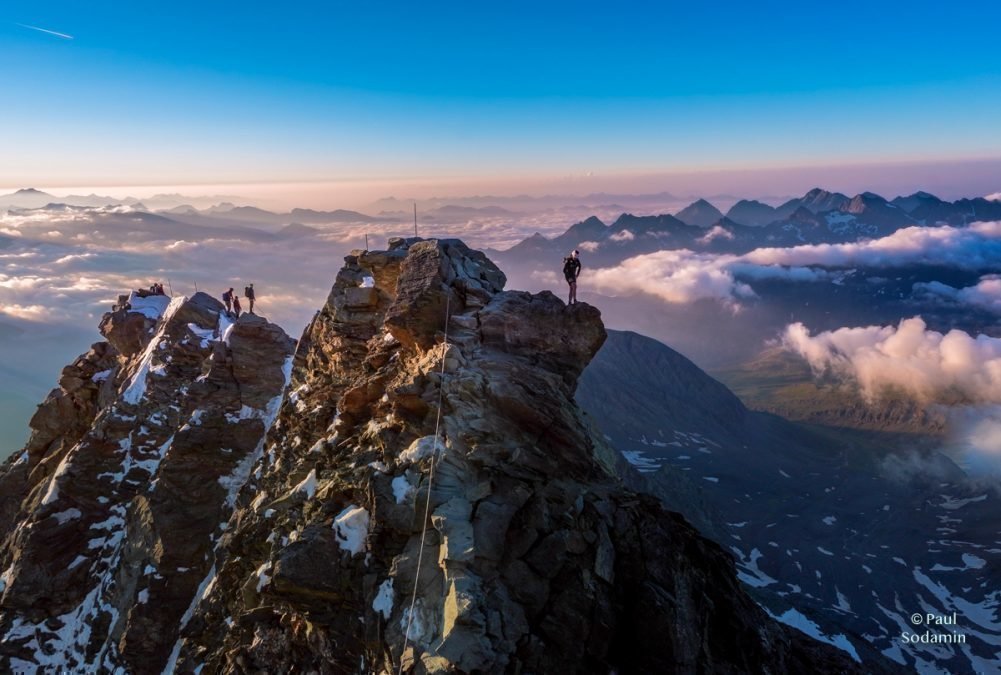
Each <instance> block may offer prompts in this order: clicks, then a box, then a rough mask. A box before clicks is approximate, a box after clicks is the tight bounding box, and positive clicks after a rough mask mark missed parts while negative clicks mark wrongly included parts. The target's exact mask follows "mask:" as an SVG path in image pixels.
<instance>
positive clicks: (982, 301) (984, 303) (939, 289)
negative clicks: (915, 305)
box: [914, 274, 1001, 314]
mask: <svg viewBox="0 0 1001 675" xmlns="http://www.w3.org/2000/svg"><path fill="white" fill-rule="evenodd" d="M914 293H915V294H916V295H919V296H923V297H925V298H937V299H943V300H949V301H953V302H957V303H960V304H964V305H972V306H974V307H982V308H984V309H988V310H990V311H992V312H996V313H998V314H1001V276H998V275H996V274H989V275H986V276H983V277H980V281H979V282H978V283H977V285H976V286H967V287H966V288H954V287H953V286H949V285H947V284H943V283H942V282H940V281H931V282H928V283H916V284H914Z"/></svg>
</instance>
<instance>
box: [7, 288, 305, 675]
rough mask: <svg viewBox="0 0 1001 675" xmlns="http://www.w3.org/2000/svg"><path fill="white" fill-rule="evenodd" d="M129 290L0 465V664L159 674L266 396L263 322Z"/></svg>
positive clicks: (277, 393) (277, 346) (282, 359)
mask: <svg viewBox="0 0 1001 675" xmlns="http://www.w3.org/2000/svg"><path fill="white" fill-rule="evenodd" d="M129 300H130V301H129V302H123V303H121V305H120V306H119V308H117V309H116V310H115V311H113V312H111V313H109V314H106V315H105V316H104V318H103V320H102V321H101V330H102V333H103V334H104V336H105V337H106V339H107V340H108V341H107V342H101V343H98V344H95V345H94V346H93V347H92V348H91V349H90V351H89V352H87V353H86V354H84V355H82V356H81V357H80V358H78V359H77V360H76V361H75V362H74V363H73V364H72V365H70V366H68V367H67V368H65V369H64V370H63V374H62V377H61V379H60V382H59V385H60V386H59V388H58V389H55V390H54V391H53V392H52V393H51V394H50V395H49V396H48V398H47V399H46V400H45V401H44V402H43V403H42V405H41V406H39V409H38V412H37V413H36V414H35V415H34V417H33V418H32V420H31V428H32V435H31V438H30V440H29V442H28V444H27V446H26V448H25V450H24V451H23V452H22V453H21V454H20V455H19V456H17V457H14V458H12V459H11V460H10V461H9V462H8V463H7V464H6V465H5V466H4V467H3V468H2V469H0V492H2V495H3V496H2V497H0V569H2V570H3V572H2V575H0V592H2V599H0V636H2V640H0V669H2V670H4V671H5V672H12V671H13V672H18V673H28V672H36V671H37V672H55V671H57V670H58V671H65V672H98V671H110V670H114V669H116V668H119V667H121V668H123V669H124V671H126V672H135V673H143V672H153V671H154V670H156V671H157V672H158V668H156V667H155V665H154V664H163V663H165V662H166V660H167V659H168V657H169V652H170V649H171V648H172V646H173V644H174V642H175V641H176V635H177V632H178V627H179V625H180V624H181V622H182V616H183V615H184V613H185V612H186V611H187V609H188V607H189V606H190V605H191V602H192V599H193V598H194V596H195V592H196V590H197V587H198V584H199V582H200V581H201V579H202V578H203V577H204V576H205V575H206V574H207V572H208V570H209V568H210V566H211V564H212V559H211V558H212V556H211V552H212V549H213V546H214V544H215V541H216V540H217V538H218V536H219V534H220V533H221V531H222V529H223V528H224V527H225V523H226V521H227V519H228V517H229V515H230V512H231V510H232V506H233V503H234V501H235V497H236V493H237V491H238V490H239V489H240V487H241V486H242V484H243V482H244V481H245V480H246V477H247V475H248V474H249V472H250V470H251V468H252V464H253V461H254V460H255V459H256V458H257V457H258V456H259V455H260V452H261V448H262V446H263V437H264V433H265V431H266V429H267V428H268V427H269V426H270V423H271V420H272V419H273V417H274V415H275V413H276V412H277V408H278V404H279V403H280V401H281V396H282V392H283V390H284V387H285V384H286V379H287V375H288V373H289V371H290V370H291V356H292V351H293V348H294V341H293V340H291V339H290V338H289V337H288V336H287V335H285V333H284V332H283V331H282V330H281V329H280V328H278V327H277V326H274V325H273V324H270V323H268V322H267V321H266V320H264V319H262V318H260V317H256V316H253V315H245V316H243V317H241V318H240V319H239V320H238V321H236V322H235V323H234V322H232V321H231V319H230V318H229V317H228V316H227V315H226V313H225V312H224V311H223V308H222V306H221V305H220V303H219V302H218V301H216V300H214V299H212V298H210V297H209V296H207V295H205V294H202V293H199V294H196V295H195V296H194V297H192V298H190V299H187V298H182V297H177V298H173V299H171V298H167V297H166V296H153V297H150V298H139V297H136V296H133V297H132V298H130V299H129Z"/></svg>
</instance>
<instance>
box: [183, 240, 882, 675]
mask: <svg viewBox="0 0 1001 675" xmlns="http://www.w3.org/2000/svg"><path fill="white" fill-rule="evenodd" d="M503 284H504V277H503V275H502V274H501V273H500V271H499V270H498V269H497V268H496V267H495V266H494V265H493V264H492V263H491V262H490V261H489V260H487V259H486V258H484V257H483V256H482V255H480V254H478V253H476V252H473V251H471V250H469V249H468V248H467V247H465V246H464V245H463V244H462V243H461V242H458V241H454V240H427V241H420V240H406V241H404V240H395V241H392V242H391V246H390V249H389V250H388V251H380V252H361V251H357V252H354V253H352V255H350V256H348V257H347V258H346V264H345V266H344V268H343V269H342V270H341V271H340V272H339V273H338V275H337V279H336V281H335V283H334V286H333V288H332V290H331V293H330V295H329V297H328V299H327V302H326V304H325V305H324V307H323V308H322V309H321V310H320V311H319V312H318V313H317V315H316V317H315V318H314V320H313V321H312V322H311V324H310V326H309V327H308V328H307V329H306V331H305V333H304V334H303V336H302V339H301V340H300V342H299V346H298V349H297V352H296V355H295V368H294V370H293V373H292V383H291V386H290V393H289V394H288V396H287V397H286V399H285V400H284V402H283V404H282V408H281V411H280V413H279V415H278V419H277V421H276V422H275V424H274V426H273V427H272V430H271V431H270V432H269V434H268V437H267V441H266V453H265V455H264V457H263V459H262V460H261V462H260V463H259V464H258V465H257V467H256V470H255V472H254V473H253V476H252V478H251V479H250V481H249V482H248V484H247V486H246V487H245V488H244V490H243V492H242V493H241V494H240V497H239V499H238V502H237V508H236V510H235V512H234V514H233V516H232V518H231V520H230V523H229V527H228V528H227V529H226V531H225V533H224V534H223V536H222V538H221V540H220V543H219V545H218V547H217V549H216V556H215V565H214V573H213V574H212V575H210V576H209V577H207V578H206V579H204V580H203V588H204V591H203V592H202V593H201V595H200V597H201V598H202V600H201V601H200V602H199V603H198V604H197V605H196V606H195V607H194V609H193V612H192V614H191V618H190V620H189V621H188V622H187V623H186V625H185V628H184V629H183V630H182V634H181V640H180V641H179V642H178V644H177V647H176V649H175V652H174V656H176V659H172V660H171V662H170V663H169V664H168V665H169V667H172V668H175V670H176V672H181V673H189V672H195V671H196V670H198V669H199V668H202V672H225V673H230V672H232V673H237V672H239V673H243V672H318V673H341V672H348V671H350V672H358V671H363V672H386V671H394V672H395V671H396V670H397V668H399V666H400V664H401V661H402V664H403V668H404V670H406V671H407V672H418V673H428V672H446V671H447V672H537V673H562V672H595V673H597V672H601V673H608V672H609V671H611V670H617V671H619V672H693V673H694V672H733V673H742V672H773V673H781V672H854V668H853V666H854V665H855V664H854V662H852V661H850V660H849V659H848V658H847V657H846V656H845V655H843V654H842V653H840V652H838V651H837V650H834V649H832V648H828V647H826V646H824V645H820V644H818V643H815V642H813V641H811V640H809V639H807V638H805V637H804V636H803V635H802V634H799V633H796V632H795V631H792V630H789V629H787V628H784V627H782V626H780V625H778V624H776V623H774V622H772V621H771V620H770V619H769V618H768V617H767V616H766V615H765V614H764V612H763V611H761V610H760V609H759V608H758V607H757V606H756V605H755V604H754V602H753V601H751V600H750V599H749V598H748V597H747V596H746V595H744V593H743V592H742V591H741V590H740V588H739V585H738V583H737V581H736V578H735V575H734V569H733V564H732V562H731V559H730V558H729V557H728V556H727V555H726V554H724V553H723V552H722V551H721V550H720V549H719V548H718V547H717V546H716V545H715V544H712V543H710V542H708V541H707V540H705V539H703V538H701V537H700V536H699V535H698V534H697V533H696V532H695V531H694V530H693V529H692V528H691V527H689V526H688V525H687V524H686V523H685V522H684V520H683V519H681V517H680V516H678V515H676V514H671V513H668V512H666V511H664V510H663V508H662V507H661V506H660V505H659V503H658V502H657V501H656V500H654V499H653V498H650V497H644V496H638V495H635V494H633V493H631V492H629V491H627V490H625V489H624V488H623V487H622V486H621V485H620V484H619V482H618V481H617V479H615V478H613V476H612V474H611V472H610V471H609V470H608V469H607V468H606V466H607V465H608V460H607V458H608V448H607V446H605V445H604V443H603V441H602V440H601V439H600V437H598V436H596V435H594V434H592V432H591V431H590V426H589V423H588V422H587V420H586V419H585V418H584V417H583V415H582V413H581V412H580V410H579V409H578V408H577V406H576V405H575V404H574V402H573V395H574V390H575V388H576V382H577V379H578V377H579V375H580V373H581V371H582V369H583V368H584V367H585V366H586V364H587V363H588V361H589V360H590V359H591V357H592V356H593V355H594V354H595V352H596V351H597V350H598V349H599V348H600V346H601V344H602V342H603V341H604V339H605V331H604V328H603V326H602V324H601V320H600V315H599V313H598V311H597V310H596V309H595V308H593V307H589V306H587V305H585V304H579V305H576V306H573V307H567V306H565V305H564V304H563V303H562V302H561V301H560V300H558V299H557V298H555V297H554V296H552V295H551V294H548V293H543V294H539V295H530V294H527V293H519V292H510V291H503V290H502V287H503ZM446 329H447V333H448V340H447V344H445V342H444V334H445V332H446ZM439 414H440V420H439ZM436 430H437V431H438V432H439V433H438V435H437V436H436V435H435V432H436ZM432 470H433V472H434V474H433V475H434V479H433V482H432V481H431V480H430V474H431V471H432ZM428 499H429V500H430V502H429V503H430V507H429V512H428V514H427V517H425V502H426V500H428ZM425 526H426V527H427V531H426V537H424V538H423V547H424V548H423V555H422V562H421V564H420V567H418V558H419V555H420V553H421V546H422V529H423V528H424V527H425ZM415 589H416V590H415ZM412 594H415V596H414V599H413V602H412V606H413V611H411V597H412ZM408 626H409V627H410V630H409V638H410V639H409V641H408V640H406V633H407V627H408ZM868 670H869V671H870V672H871V671H873V669H872V668H869V669H868Z"/></svg>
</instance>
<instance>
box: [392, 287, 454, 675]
mask: <svg viewBox="0 0 1001 675" xmlns="http://www.w3.org/2000/svg"><path fill="white" fill-rule="evenodd" d="M451 300H452V297H451V294H448V295H446V296H445V337H444V340H442V343H441V344H442V351H441V374H440V376H439V381H438V416H437V419H435V423H434V449H433V450H432V452H431V468H430V470H429V471H428V494H427V499H426V500H425V502H424V519H423V524H422V527H421V545H420V548H419V549H418V551H417V571H416V572H415V573H414V592H413V595H412V596H411V597H410V611H409V612H407V631H406V633H405V634H404V636H403V649H402V650H401V651H400V669H399V671H398V673H399V675H403V655H404V654H406V652H407V645H408V644H409V643H410V629H411V627H412V626H413V624H414V608H415V607H416V606H417V586H418V582H419V581H420V578H421V562H422V561H423V560H424V540H425V538H426V537H427V532H428V516H429V515H430V513H431V487H432V485H433V484H434V465H435V462H436V461H437V459H438V430H439V428H440V427H441V404H442V397H443V395H444V393H445V355H446V354H447V353H448V320H449V311H450V305H451Z"/></svg>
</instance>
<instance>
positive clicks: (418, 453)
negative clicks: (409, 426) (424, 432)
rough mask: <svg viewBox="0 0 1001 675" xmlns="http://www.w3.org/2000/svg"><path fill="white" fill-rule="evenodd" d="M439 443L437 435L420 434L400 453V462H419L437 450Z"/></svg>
mask: <svg viewBox="0 0 1001 675" xmlns="http://www.w3.org/2000/svg"><path fill="white" fill-rule="evenodd" d="M440 445H441V444H440V443H439V442H438V437H437V436H422V437H421V438H418V439H417V440H416V441H414V442H413V443H411V444H410V447H409V448H407V449H406V450H404V451H403V452H401V453H400V458H399V459H400V461H401V462H411V463H412V462H419V461H420V460H422V459H424V458H425V457H427V456H429V455H433V454H434V453H435V452H437V450H438V447H439V446H440Z"/></svg>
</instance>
